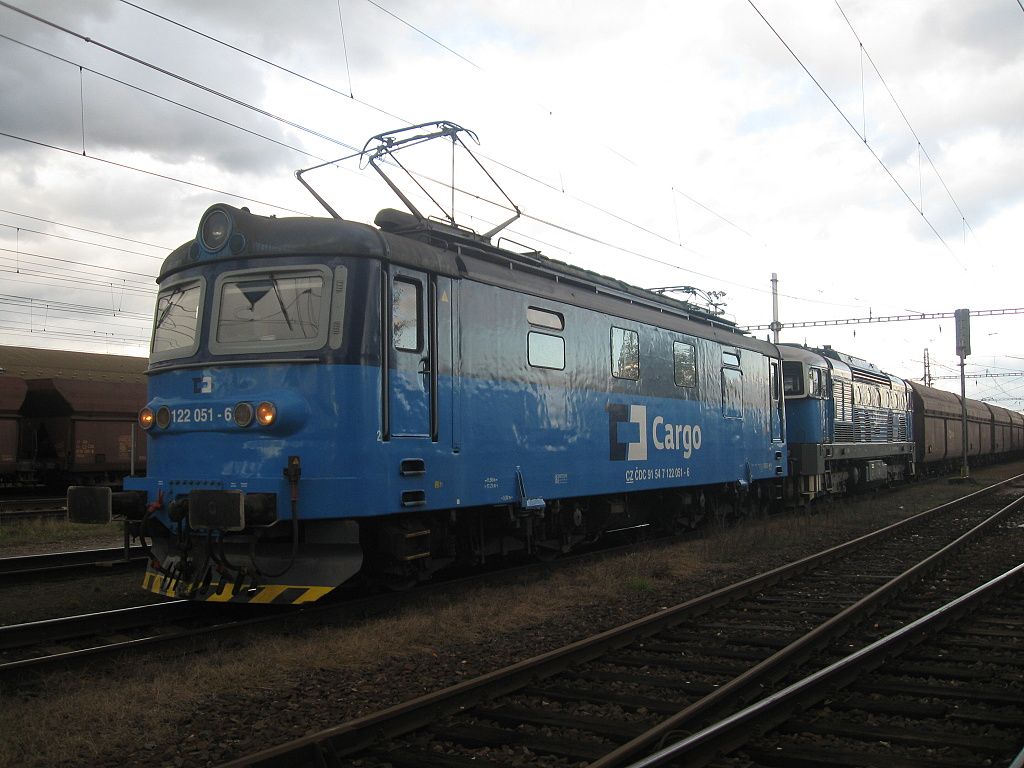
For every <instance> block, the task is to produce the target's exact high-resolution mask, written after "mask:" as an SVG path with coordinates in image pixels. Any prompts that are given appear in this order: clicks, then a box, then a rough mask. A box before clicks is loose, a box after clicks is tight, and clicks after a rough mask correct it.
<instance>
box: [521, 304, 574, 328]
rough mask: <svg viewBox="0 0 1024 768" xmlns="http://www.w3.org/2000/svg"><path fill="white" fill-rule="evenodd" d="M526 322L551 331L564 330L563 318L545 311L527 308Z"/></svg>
mask: <svg viewBox="0 0 1024 768" xmlns="http://www.w3.org/2000/svg"><path fill="white" fill-rule="evenodd" d="M526 322H528V323H529V324H530V325H535V326H537V327H538V328H550V329H551V330H553V331H564V330H565V318H564V317H562V315H561V314H560V313H559V312H551V311H549V310H547V309H538V308H537V307H528V308H527V310H526Z"/></svg>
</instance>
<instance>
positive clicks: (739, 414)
mask: <svg viewBox="0 0 1024 768" xmlns="http://www.w3.org/2000/svg"><path fill="white" fill-rule="evenodd" d="M722 415H723V416H724V417H725V418H727V419H742V418H743V372H742V371H739V370H737V369H735V368H723V369H722Z"/></svg>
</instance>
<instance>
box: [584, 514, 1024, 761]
mask: <svg viewBox="0 0 1024 768" xmlns="http://www.w3.org/2000/svg"><path fill="white" fill-rule="evenodd" d="M1022 504H1024V496H1021V497H1020V498H1018V499H1016V500H1014V501H1013V502H1011V503H1010V504H1008V505H1006V506H1005V507H1003V508H1002V509H1000V510H999V511H998V512H996V513H994V514H993V515H991V516H990V517H989V518H988V519H986V520H984V521H982V522H981V523H979V524H978V525H976V526H974V527H973V528H971V530H969V531H967V532H966V533H964V534H962V535H961V536H959V537H957V538H956V539H954V540H953V541H951V542H950V543H949V544H947V545H946V546H944V547H943V548H942V549H940V550H937V551H935V552H934V553H932V554H931V555H929V556H928V557H926V558H925V559H924V560H921V561H920V562H919V563H917V564H916V565H914V566H913V567H911V568H909V569H908V570H906V571H904V572H903V573H901V574H900V575H899V576H896V577H895V578H893V579H891V580H890V581H888V582H886V583H885V584H883V585H882V586H880V587H878V589H876V590H874V591H873V592H871V593H870V594H868V595H865V596H864V597H862V598H861V599H860V600H858V601H857V602H855V603H853V604H852V605H849V606H847V607H846V608H845V609H843V610H842V611H840V612H839V613H837V614H836V615H835V616H833V617H832V618H830V619H828V620H827V621H825V622H823V623H822V624H819V625H818V626H817V627H816V628H814V629H813V630H811V631H810V632H808V633H807V634H805V635H803V636H802V637H800V638H799V639H797V640H796V641H794V642H792V643H790V644H789V645H787V646H786V647H784V648H782V649H780V650H779V651H777V652H776V653H774V654H772V655H771V656H769V657H768V658H767V659H765V660H764V661H762V662H760V663H759V664H756V665H755V666H753V667H751V668H750V669H748V670H747V671H746V672H744V673H743V674H741V675H739V676H738V677H736V678H734V679H733V680H731V681H730V682H728V683H726V684H725V685H722V686H719V687H718V688H717V689H716V690H715V691H714V692H713V693H710V694H708V695H707V696H704V697H703V698H701V699H699V700H697V701H696V702H694V703H693V704H691V705H690V706H689V707H687V708H686V709H684V710H682V711H680V712H679V713H678V714H676V715H673V716H671V717H669V718H667V719H666V720H664V721H662V722H661V723H659V724H658V725H657V726H655V727H654V728H652V729H650V730H649V731H646V732H645V733H643V734H641V735H639V736H637V737H636V738H634V739H633V740H632V741H629V742H627V743H626V744H623V745H622V746H620V747H619V748H618V749H616V750H615V751H613V752H609V753H608V754H607V755H606V756H604V757H602V758H601V759H599V760H595V761H594V762H592V763H591V764H590V765H589V766H588V768H612V767H613V766H621V765H624V764H625V762H626V761H627V760H629V759H631V758H633V757H635V756H637V755H638V754H640V753H641V752H642V751H643V750H645V749H647V748H649V747H650V746H651V745H653V744H656V743H658V742H659V741H661V740H662V739H664V738H665V737H666V736H668V735H669V734H671V733H672V732H673V731H679V730H682V729H685V728H688V727H692V726H693V725H694V724H695V721H696V720H697V718H699V717H702V716H707V715H708V714H709V713H710V712H712V711H713V710H714V708H715V707H718V706H721V705H723V704H725V703H727V702H734V703H735V702H745V701H749V700H751V699H752V698H753V697H754V696H756V695H757V694H758V693H759V692H760V691H761V690H763V688H764V686H766V685H769V684H771V683H774V682H777V681H778V680H779V679H780V678H781V677H782V676H783V675H784V674H786V672H788V671H789V670H791V669H793V668H794V667H795V666H796V665H798V664H800V663H802V662H803V661H805V660H806V659H807V658H808V657H809V656H810V655H811V654H812V653H813V652H814V651H815V650H818V649H820V648H822V647H824V646H825V645H826V644H827V643H829V642H830V641H832V640H834V639H835V638H836V637H838V636H840V635H842V634H843V633H844V632H845V631H846V630H847V629H849V627H851V626H852V625H853V624H855V623H856V622H858V621H860V620H861V619H862V618H864V617H865V616H866V615H868V614H870V613H871V612H872V611H874V610H875V609H877V608H878V607H879V606H880V605H882V604H883V603H884V602H886V601H888V600H891V599H892V598H894V597H896V596H897V595H898V594H899V593H900V592H901V591H903V590H904V589H905V588H906V587H908V586H909V585H910V584H911V583H912V582H913V581H915V580H917V579H919V578H921V577H922V576H923V575H924V574H926V573H927V572H929V571H930V570H932V569H933V568H935V567H936V566H938V565H939V564H940V563H942V562H943V561H944V560H946V559H947V558H948V557H950V556H951V555H953V554H954V553H956V552H958V551H960V550H961V549H963V548H964V547H965V546H966V545H967V544H969V543H971V542H972V541H974V540H975V539H976V538H978V537H979V536H980V535H981V534H983V533H985V532H987V531H988V530H990V529H991V528H992V527H994V526H996V525H998V524H999V523H1000V522H1001V521H1002V520H1003V519H1005V518H1006V517H1008V516H1009V515H1011V514H1013V513H1014V512H1016V511H1017V510H1018V509H1019V508H1020V507H1021V506H1022Z"/></svg>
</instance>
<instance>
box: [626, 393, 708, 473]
mask: <svg viewBox="0 0 1024 768" xmlns="http://www.w3.org/2000/svg"><path fill="white" fill-rule="evenodd" d="M607 410H608V458H609V459H611V460H612V461H646V460H647V432H648V430H647V406H646V405H625V404H623V403H609V404H608V406H607ZM650 433H651V442H653V443H654V448H655V450H658V451H677V452H679V453H681V454H682V456H683V458H684V459H688V458H690V457H691V456H692V455H693V452H694V451H699V450H700V447H701V445H702V443H703V441H704V436H703V434H702V433H701V428H700V425H699V424H669V423H667V422H666V421H665V419H664V418H663V417H661V416H655V417H654V421H653V422H652V423H651V429H650Z"/></svg>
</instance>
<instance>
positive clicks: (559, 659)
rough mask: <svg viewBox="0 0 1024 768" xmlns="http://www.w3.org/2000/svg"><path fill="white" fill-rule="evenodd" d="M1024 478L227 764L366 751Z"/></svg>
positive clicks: (302, 760) (314, 759) (279, 763)
mask: <svg viewBox="0 0 1024 768" xmlns="http://www.w3.org/2000/svg"><path fill="white" fill-rule="evenodd" d="M1021 478H1024V475H1017V476H1014V477H1012V478H1008V479H1006V480H1003V481H1001V482H999V483H995V484H993V485H991V486H988V487H986V488H982V489H980V490H978V491H975V492H973V493H971V494H968V495H966V496H963V497H960V498H958V499H955V500H953V501H950V502H947V503H945V504H942V505H939V506H937V507H934V508H932V509H929V510H926V511H924V512H920V513H918V514H916V515H913V516H911V517H909V518H906V519H905V520H901V521H899V522H897V523H893V524H892V525H889V526H886V527H884V528H880V529H878V530H876V531H873V532H871V533H868V534H865V535H863V536H860V537H858V538H856V539H853V540H851V541H848V542H845V543H844V544H840V545H838V546H836V547H831V548H829V549H827V550H824V551H822V552H819V553H817V554H814V555H810V556H808V557H805V558H802V559H800V560H797V561H795V562H793V563H789V564H786V565H783V566H780V567H778V568H775V569H773V570H771V571H768V572H766V573H763V574H759V575H757V576H753V577H750V578H748V579H745V580H743V581H741V582H738V583H737V584H734V585H731V586H728V587H723V588H721V589H718V590H715V591H713V592H710V593H708V594H706V595H702V596H700V597H697V598H694V599H693V600H689V601H687V602H685V603H681V604H680V605H677V606H674V607H672V608H669V609H666V610H664V611H661V612H659V613H657V614H653V615H650V616H646V617H644V618H641V619H637V620H636V621H633V622H630V623H628V624H625V625H622V626H620V627H615V628H613V629H610V630H607V631H605V632H602V633H600V634H597V635H594V636H592V637H589V638H586V639H583V640H579V641H577V642H575V643H572V644H570V645H567V646H564V647H562V648H558V649H555V650H553V651H549V652H547V653H544V654H540V655H538V656H535V657H532V658H530V659H526V660H524V661H521V662H518V663H516V664H512V665H510V666H508V667H505V668H503V669H499V670H495V671H494V672H491V673H488V674H486V675H482V676H481V677H478V678H475V679H473V680H467V681H464V682H461V683H458V684H456V685H454V686H451V687H449V688H445V689H443V690H441V691H435V692H432V693H429V694H426V695H424V696H420V697H418V698H416V699H412V700H409V701H407V702H403V703H401V704H397V705H395V706H393V707H389V708H387V709H385V710H381V711H379V712H375V713H371V714H369V715H366V716H364V717H360V718H357V719H354V720H350V721H348V722H345V723H342V724H340V725H338V726H335V727H334V728H330V729H327V730H324V731H321V732H319V733H314V734H310V735H308V736H305V737H302V738H299V739H296V740H293V741H290V742H287V743H285V744H281V745H278V746H276V747H271V748H269V749H266V750H263V751H261V752H258V753H254V754H251V755H248V756H244V757H242V758H238V759H236V760H233V761H230V762H228V763H225V764H224V765H223V766H222V768H242V766H253V767H254V768H270V767H271V766H273V768H290V767H291V766H304V765H323V764H324V761H325V758H326V757H328V756H330V757H337V756H339V755H342V754H350V753H352V752H354V751H356V750H359V749H362V748H365V747H366V746H368V745H369V744H371V743H372V742H374V741H376V740H377V739H380V738H394V737H397V736H400V735H402V734H405V733H408V732H410V731H413V730H415V729H417V728H420V727H423V726H425V725H428V724H429V723H431V722H432V721H434V720H436V719H437V718H438V717H440V716H443V715H448V714H452V713H456V712H458V711H460V710H462V709H465V708H468V707H470V706H472V705H473V704H475V703H477V702H478V701H480V700H481V699H483V698H493V697H496V696H500V695H503V694H507V693H511V692H513V691H515V690H517V689H518V688H521V687H523V686H524V685H526V684H527V683H529V682H530V681H531V680H533V679H535V678H542V677H546V676H548V675H551V674H554V673H555V672H557V671H560V670H561V669H563V668H565V666H566V665H567V663H568V662H569V661H570V660H571V661H572V663H580V662H585V661H589V660H592V659H595V658H597V657H599V656H601V655H602V654H604V653H606V652H608V651H610V650H613V649H616V648H619V647H622V646H625V645H627V644H629V643H630V642H632V641H634V640H635V639H636V638H638V637H640V636H646V635H650V634H654V633H656V632H658V631H659V630H661V629H663V628H666V627H668V626H671V625H673V624H676V623H678V622H680V621H681V620H682V617H684V616H689V615H693V614H699V613H703V612H706V611H708V610H711V609H713V608H716V607H718V606H721V605H725V604H727V603H729V602H731V601H733V600H735V599H737V598H739V597H743V596H747V595H751V594H756V593H757V592H758V591H760V590H762V589H764V588H765V587H767V586H771V585H773V584H775V583H777V582H779V581H781V580H783V579H786V578H789V577H791V576H794V575H796V574H799V573H802V572H804V571H807V570H810V569H811V568H814V567H815V566H817V565H820V564H822V563H824V562H827V561H830V560H833V559H836V558H838V557H840V556H842V555H845V554H847V553H849V552H852V551H854V550H856V549H859V548H861V547H864V546H867V545H869V544H871V543H872V542H874V541H876V540H879V539H881V538H884V537H886V536H888V535H890V534H891V533H893V532H894V531H897V530H899V529H900V528H903V527H908V526H912V525H914V524H915V523H917V522H920V521H923V520H925V519H927V518H928V517H931V516H934V515H936V514H938V513H939V512H942V511H944V510H947V509H949V508H951V507H955V506H957V505H961V504H964V503H965V502H968V501H971V500H974V499H977V498H980V497H982V496H985V495H987V494H990V493H992V492H994V491H995V490H997V489H998V488H1001V487H1003V486H1005V485H1007V484H1009V483H1012V482H1014V481H1017V480H1020V479H1021Z"/></svg>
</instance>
